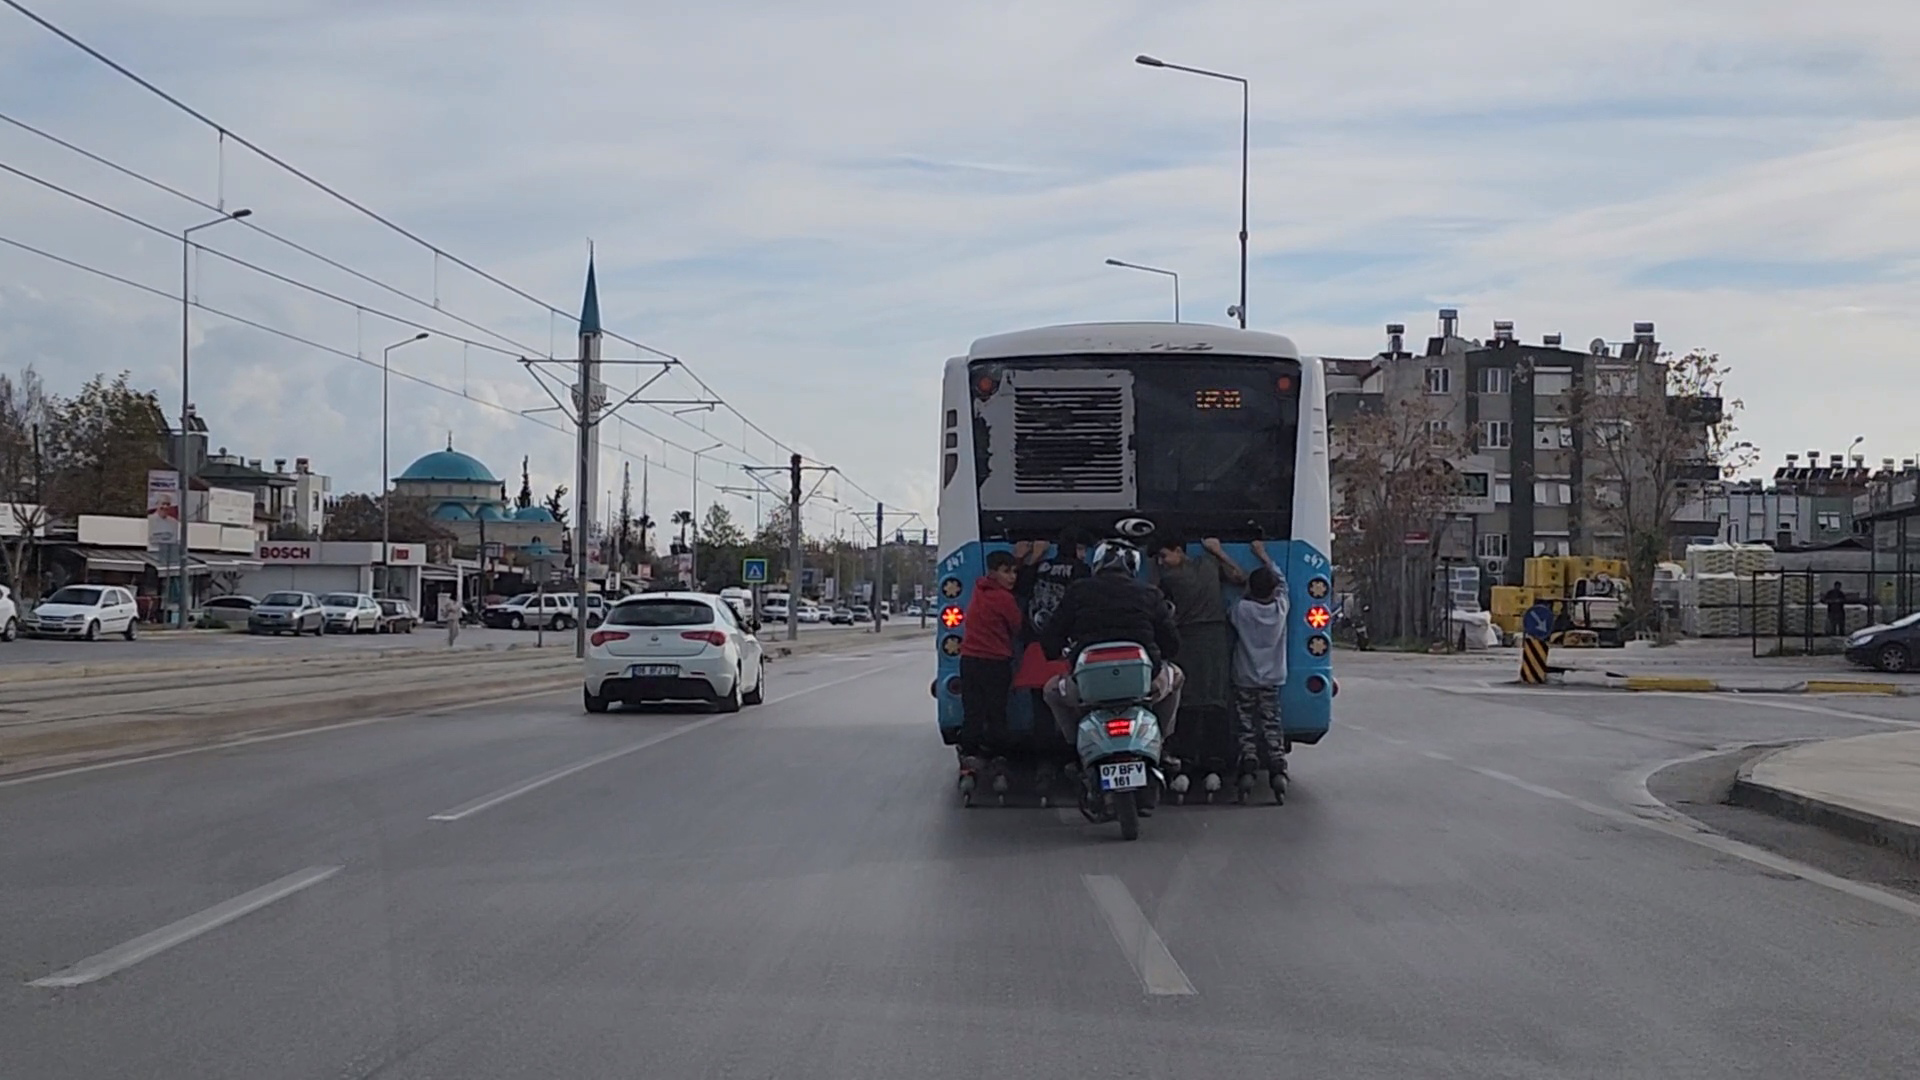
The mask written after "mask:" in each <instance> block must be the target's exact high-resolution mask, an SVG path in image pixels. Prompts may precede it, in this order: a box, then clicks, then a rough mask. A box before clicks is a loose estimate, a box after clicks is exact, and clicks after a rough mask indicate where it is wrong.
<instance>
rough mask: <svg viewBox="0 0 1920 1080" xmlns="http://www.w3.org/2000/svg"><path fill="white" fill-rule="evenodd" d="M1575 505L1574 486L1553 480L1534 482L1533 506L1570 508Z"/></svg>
mask: <svg viewBox="0 0 1920 1080" xmlns="http://www.w3.org/2000/svg"><path fill="white" fill-rule="evenodd" d="M1572 503H1573V485H1572V484H1561V483H1556V482H1554V481H1552V480H1535V481H1534V482H1533V504H1534V505H1535V506H1569V505H1571V504H1572Z"/></svg>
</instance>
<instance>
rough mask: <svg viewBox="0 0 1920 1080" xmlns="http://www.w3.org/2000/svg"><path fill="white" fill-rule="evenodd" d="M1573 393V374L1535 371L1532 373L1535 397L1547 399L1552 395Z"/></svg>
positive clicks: (1569, 372)
mask: <svg viewBox="0 0 1920 1080" xmlns="http://www.w3.org/2000/svg"><path fill="white" fill-rule="evenodd" d="M1572 392H1573V372H1571V371H1536V372H1534V373H1533V393H1534V396H1535V397H1547V396H1550V395H1553V394H1569V393H1572Z"/></svg>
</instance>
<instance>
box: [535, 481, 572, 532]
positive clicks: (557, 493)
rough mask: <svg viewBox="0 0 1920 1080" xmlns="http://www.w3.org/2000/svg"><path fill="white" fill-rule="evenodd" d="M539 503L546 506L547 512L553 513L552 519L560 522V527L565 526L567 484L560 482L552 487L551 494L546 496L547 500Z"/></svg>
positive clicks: (566, 517) (563, 527)
mask: <svg viewBox="0 0 1920 1080" xmlns="http://www.w3.org/2000/svg"><path fill="white" fill-rule="evenodd" d="M541 505H542V506H545V507H546V508H547V513H549V514H552V515H553V520H555V521H557V522H559V523H560V528H562V529H565V528H567V521H568V514H567V485H565V484H561V485H560V486H558V487H556V488H554V489H553V494H551V495H549V496H547V501H546V502H544V503H542V504H541Z"/></svg>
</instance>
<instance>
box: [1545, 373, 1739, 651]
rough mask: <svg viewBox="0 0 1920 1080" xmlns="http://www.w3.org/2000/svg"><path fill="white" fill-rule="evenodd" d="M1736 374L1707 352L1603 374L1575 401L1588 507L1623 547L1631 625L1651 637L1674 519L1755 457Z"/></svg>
mask: <svg viewBox="0 0 1920 1080" xmlns="http://www.w3.org/2000/svg"><path fill="white" fill-rule="evenodd" d="M1730 370H1731V369H1730V368H1728V367H1727V365H1725V364H1723V363H1722V362H1721V360H1720V356H1719V354H1718V353H1709V352H1707V351H1705V350H1703V349H1695V350H1693V351H1691V352H1688V353H1687V354H1685V355H1684V356H1680V357H1674V356H1671V355H1664V356H1662V357H1661V358H1660V359H1659V360H1658V361H1654V362H1642V363H1639V364H1622V365H1620V366H1617V367H1609V366H1606V365H1601V366H1598V367H1597V368H1596V371H1595V373H1594V376H1593V378H1592V380H1591V381H1590V383H1589V385H1587V386H1586V387H1583V388H1581V389H1580V390H1578V391H1577V392H1576V393H1575V394H1574V395H1573V397H1572V402H1573V410H1572V411H1573V412H1574V413H1575V414H1576V416H1577V418H1578V420H1579V423H1580V426H1581V428H1582V430H1583V431H1584V433H1585V439H1586V445H1587V448H1588V452H1587V460H1588V461H1589V462H1590V468H1589V474H1588V480H1587V486H1588V488H1589V492H1588V501H1589V503H1590V505H1592V507H1593V508H1594V513H1595V515H1596V516H1597V518H1598V520H1599V522H1600V523H1601V524H1602V525H1604V526H1606V527H1608V528H1609V529H1610V531H1613V532H1617V533H1618V534H1620V535H1621V536H1623V537H1624V538H1625V545H1626V558H1627V571H1628V577H1629V593H1628V598H1629V605H1630V609H1631V613H1632V617H1633V618H1634V619H1635V620H1636V621H1637V622H1638V623H1639V625H1641V626H1644V627H1647V628H1649V629H1654V630H1659V629H1661V626H1660V619H1659V613H1658V611H1657V610H1656V608H1655V606H1654V602H1653V579H1654V574H1655V572H1656V569H1657V568H1658V566H1659V564H1660V562H1661V561H1662V560H1665V559H1667V558H1670V557H1671V555H1672V551H1671V547H1672V543H1673V519H1674V515H1675V514H1676V513H1678V512H1679V510H1680V508H1681V506H1682V505H1683V504H1684V503H1685V502H1686V501H1687V499H1688V498H1689V497H1690V496H1691V495H1693V494H1694V493H1695V492H1696V491H1697V490H1698V488H1699V486H1700V485H1702V484H1705V483H1708V482H1711V481H1715V480H1719V479H1722V478H1725V477H1728V476H1731V475H1733V474H1734V473H1735V472H1737V471H1738V470H1739V469H1741V468H1743V467H1745V466H1746V465H1748V464H1751V462H1752V461H1753V459H1754V455H1755V454H1756V453H1757V451H1756V450H1755V449H1754V448H1753V446H1752V444H1750V443H1745V442H1736V441H1735V439H1734V436H1735V434H1736V432H1737V430H1738V429H1737V426H1736V424H1735V422H1734V417H1735V415H1737V414H1738V413H1739V411H1740V410H1741V408H1742V403H1741V402H1740V401H1738V400H1733V401H1728V400H1726V399H1725V397H1724V396H1723V393H1722V391H1723V388H1724V386H1725V383H1726V378H1727V375H1728V374H1729V372H1730Z"/></svg>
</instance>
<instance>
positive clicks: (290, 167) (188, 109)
mask: <svg viewBox="0 0 1920 1080" xmlns="http://www.w3.org/2000/svg"><path fill="white" fill-rule="evenodd" d="M0 3H4V4H6V6H8V7H10V8H12V9H13V10H15V11H17V12H19V13H20V14H21V15H23V16H25V17H26V18H27V19H28V20H29V21H31V22H33V23H34V24H36V25H38V26H39V27H41V28H42V29H44V30H46V31H47V32H48V33H50V34H52V35H54V36H55V37H58V38H59V39H60V40H62V41H64V42H66V43H67V44H69V45H71V46H72V47H74V48H75V49H78V50H80V51H81V52H83V53H85V54H86V55H87V56H89V57H91V58H93V59H94V60H96V61H98V62H99V63H100V64H102V65H104V66H106V67H107V68H109V69H110V70H112V71H114V72H115V73H117V74H119V75H120V76H122V77H123V78H125V79H127V80H129V81H130V82H132V83H134V84H135V85H137V86H139V87H140V88H141V89H143V90H146V91H147V92H148V93H150V94H152V95H154V96H155V97H157V98H159V99H160V100H162V101H164V102H166V103H167V104H169V105H171V106H173V107H174V108H175V109H177V110H179V111H180V112H182V113H184V114H186V115H187V116H189V117H191V118H193V119H194V120H196V121H198V122H199V123H200V124H202V125H203V126H205V127H207V128H209V129H211V130H212V131H214V132H215V133H216V134H217V135H218V136H219V137H220V139H221V141H222V142H223V143H224V142H225V141H227V140H232V141H233V142H234V143H236V144H238V145H239V146H242V147H244V148H246V149H247V150H250V151H252V152H253V153H254V154H256V155H257V156H259V157H260V158H261V159H262V160H264V161H267V162H269V163H270V164H272V165H274V166H276V167H278V168H280V169H281V170H283V171H284V172H286V173H288V174H289V175H291V176H293V177H296V178H297V179H299V180H300V181H302V182H303V183H305V184H307V185H308V186H310V187H312V188H314V189H315V190H317V191H319V192H321V193H323V194H325V195H327V196H328V197H330V198H332V199H334V200H335V201H337V202H339V203H341V204H342V205H345V206H347V207H348V208H350V209H352V210H354V211H355V212H357V213H359V214H361V215H362V216H364V217H366V218H368V219H369V220H372V221H374V222H377V223H378V224H380V225H382V226H384V227H386V228H387V229H389V230H391V231H392V232H394V233H396V234H397V235H399V236H401V237H404V238H405V239H407V240H408V241H410V242H412V243H414V244H416V245H418V246H419V247H421V248H424V249H425V250H427V251H428V252H430V253H432V254H433V256H434V257H435V258H436V259H445V260H446V261H448V262H450V263H452V264H453V265H455V266H458V267H461V268H462V269H464V270H467V271H468V272H469V273H472V274H474V275H476V276H477V277H479V278H481V279H482V280H484V281H487V282H489V283H491V284H493V285H495V286H497V287H498V288H501V289H504V290H506V291H507V292H509V293H511V294H513V295H515V296H517V297H520V298H521V299H523V300H526V301H527V302H529V303H531V304H534V305H536V306H538V307H541V308H545V309H546V310H547V312H548V313H549V314H550V315H555V316H559V317H562V318H564V319H566V320H568V321H570V322H577V318H578V317H577V315H576V314H575V313H573V312H569V311H566V310H564V309H562V308H560V307H557V306H555V305H554V304H552V303H550V302H548V301H546V300H543V299H541V298H540V297H537V296H535V295H533V294H532V293H529V292H527V291H526V290H524V289H521V288H520V287H519V286H516V285H514V284H512V283H511V282H508V281H506V280H504V279H502V278H500V277H497V276H495V275H493V274H491V273H489V272H487V271H486V270H483V269H481V268H480V267H479V266H476V265H474V264H473V263H471V262H468V261H467V260H465V259H462V258H460V257H459V256H457V255H454V254H453V253H451V252H449V251H447V250H445V249H443V248H441V247H439V246H438V245H436V244H434V243H433V242H431V241H429V240H427V239H426V238H425V237H422V236H420V235H418V234H416V233H414V232H413V231H411V230H409V229H407V228H406V227H405V226H402V225H400V224H399V223H398V222H395V221H393V220H391V219H390V218H388V217H386V216H385V215H382V214H381V213H379V212H378V211H375V210H374V209H372V208H371V207H368V206H366V205H365V204H363V203H361V202H359V201H358V200H356V199H354V198H352V197H351V196H349V195H347V194H345V193H344V192H342V191H340V190H339V189H337V188H334V187H333V186H331V185H329V184H328V183H326V182H325V181H323V180H320V179H319V178H317V177H315V176H313V175H312V174H310V173H307V172H306V171H304V170H302V169H300V168H299V167H298V166H295V165H294V164H292V163H291V162H289V161H286V160H285V159H283V158H281V157H279V156H278V155H276V154H274V153H272V152H271V151H269V150H267V149H266V148H264V147H262V146H260V145H259V144H258V143H255V142H253V141H252V140H251V139H248V138H246V137H245V136H243V135H240V134H238V133H236V132H234V131H233V130H232V129H230V128H228V127H226V126H225V125H224V124H221V123H219V122H218V121H216V120H214V119H213V118H212V117H210V116H208V115H207V114H205V113H203V112H201V111H200V110H198V109H196V108H194V107H193V106H191V105H188V104H187V103H186V102H185V101H182V100H181V99H179V98H177V97H175V96H174V95H172V94H170V93H168V92H167V91H166V90H163V89H161V88H160V87H159V86H158V85H156V84H154V83H153V82H151V81H149V80H147V79H146V78H144V77H142V76H141V75H139V74H138V73H136V72H134V71H133V70H132V69H130V68H128V67H127V66H126V65H124V64H121V63H120V62H119V61H116V60H114V59H113V58H112V57H110V56H108V55H106V54H105V53H103V52H101V51H100V50H99V49H97V48H94V47H93V46H92V45H89V44H88V43H87V42H85V41H83V40H81V39H80V38H79V37H77V36H75V35H74V34H72V33H69V32H68V31H66V30H65V29H63V28H61V27H60V26H57V25H55V24H54V23H53V22H52V21H51V20H49V19H47V18H46V17H45V16H42V15H41V14H39V13H38V12H36V11H34V10H33V9H32V8H30V7H28V6H27V5H26V4H24V3H21V2H20V0H0ZM416 325H417V324H416ZM486 332H487V333H489V334H490V335H491V336H496V337H497V336H499V335H492V332H491V331H486ZM604 333H605V334H606V336H607V337H610V338H613V339H614V340H616V341H621V342H624V343H626V344H628V345H631V346H633V347H634V348H637V349H640V350H642V351H644V352H647V353H650V354H652V355H654V356H656V357H659V358H661V359H665V360H672V361H674V362H675V363H676V365H677V366H678V369H679V370H680V371H682V372H684V373H685V374H686V375H687V377H688V378H690V379H692V380H693V382H694V383H695V384H696V385H697V386H698V387H699V388H700V390H701V391H702V392H703V393H705V394H706V395H707V396H708V397H709V398H712V399H714V400H716V401H717V402H718V403H719V406H720V407H721V408H724V409H726V410H727V412H728V413H729V414H731V415H732V416H734V417H735V418H737V419H738V420H740V422H741V423H742V424H744V425H745V426H746V427H747V428H749V429H750V430H752V431H754V432H756V433H758V434H759V435H760V436H761V437H763V438H765V439H767V440H768V441H769V442H771V443H772V444H773V445H774V446H776V447H778V448H779V449H780V450H782V451H786V452H793V449H794V448H793V447H792V446H791V445H790V444H788V443H786V442H784V441H782V440H781V439H779V438H776V437H775V436H774V435H773V434H772V433H771V432H769V431H767V430H766V429H765V428H763V427H761V426H760V425H758V424H756V423H754V422H753V421H752V420H751V419H749V418H748V417H747V415H746V414H745V413H743V412H741V411H740V409H739V408H738V407H737V406H735V405H733V404H732V403H731V402H728V401H727V400H726V399H725V397H724V396H722V395H720V394H718V393H716V392H715V391H714V390H713V387H712V386H711V385H710V384H708V383H707V382H706V380H704V379H702V378H701V377H700V376H699V375H698V374H697V373H696V372H694V371H692V370H691V369H690V368H688V367H686V365H685V364H684V363H683V362H681V361H680V358H679V357H677V356H674V355H673V354H672V353H669V352H666V351H665V350H662V349H658V348H655V347H654V346H652V345H649V344H647V343H645V342H643V341H639V340H637V339H634V338H631V337H628V336H626V335H624V334H620V333H618V332H614V331H604ZM529 351H530V352H531V350H529ZM639 430H645V429H639ZM656 437H658V436H656ZM663 441H664V440H663ZM744 441H745V440H744V438H743V439H742V442H743V443H744ZM740 449H741V451H742V452H743V453H746V454H748V456H750V457H751V456H753V455H752V452H751V451H750V450H748V449H747V448H746V447H744V446H742V447H741V448H740ZM848 485H849V486H850V487H853V488H854V489H855V490H857V491H860V492H861V493H862V494H868V495H871V493H870V492H868V491H867V490H866V489H865V488H864V487H861V486H860V485H858V484H856V483H854V482H853V481H851V480H848ZM876 501H878V500H876Z"/></svg>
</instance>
